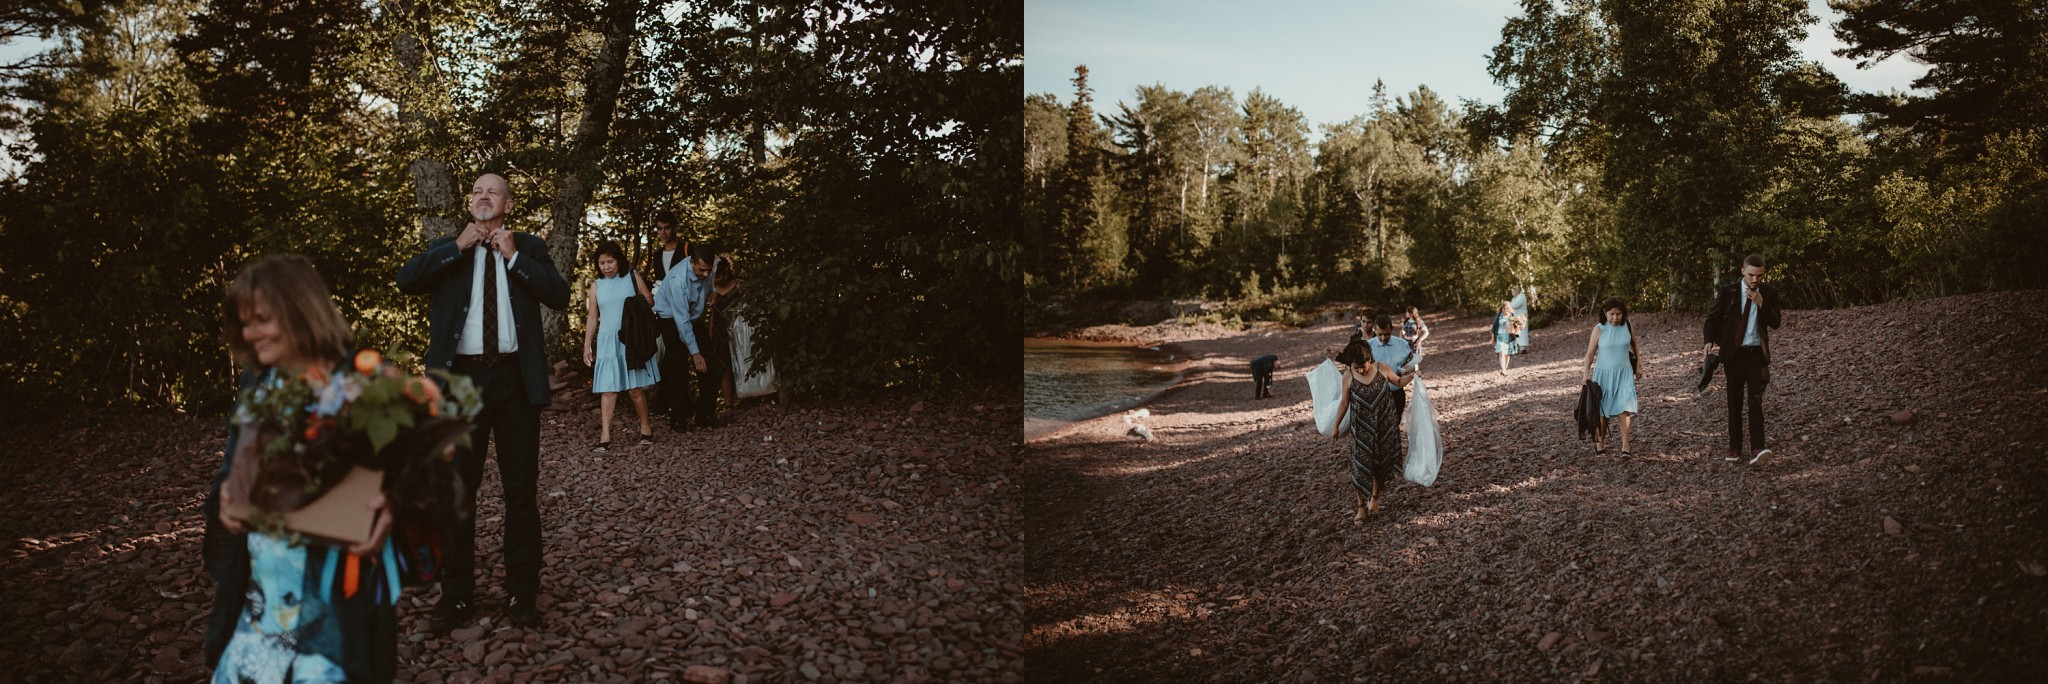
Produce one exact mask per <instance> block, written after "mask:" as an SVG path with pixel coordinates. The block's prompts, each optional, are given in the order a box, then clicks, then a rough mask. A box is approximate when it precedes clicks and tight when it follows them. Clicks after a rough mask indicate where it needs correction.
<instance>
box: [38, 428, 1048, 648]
mask: <svg viewBox="0 0 2048 684" xmlns="http://www.w3.org/2000/svg"><path fill="white" fill-rule="evenodd" d="M1015 392H1016V390H1015V389H1011V390H1009V391H1008V392H1007V393H1004V394H997V395H989V396H957V397H951V398H949V399H948V400H946V401H943V402H941V401H935V402H932V404H930V405H929V406H928V405H926V404H924V403H920V402H915V401H913V400H911V399H898V398H887V397H883V398H872V399H870V400H868V401H865V402H862V403H861V404H860V405H858V406H854V405H845V406H838V407H818V406H806V407H787V408H785V407H777V406H773V405H767V406H756V407H749V408H746V409H743V410H741V411H739V412H736V413H733V414H729V419H730V423H729V424H727V425H725V426H724V427H720V428H717V429H713V430H708V431H707V430H699V431H696V432H692V433H689V434H688V435H683V436H678V435H676V434H675V433H673V432H671V431H669V430H668V429H667V428H666V427H657V428H656V433H655V434H656V436H657V438H658V439H659V440H660V442H659V443H657V444H656V445H654V446H652V447H645V448H641V447H632V446H626V447H620V446H618V445H617V444H615V445H614V447H613V449H612V453H611V454H608V455H602V456H600V455H596V454H592V453H590V447H591V445H592V443H594V442H595V441H596V435H597V429H596V416H595V412H594V411H591V412H569V413H548V414H545V420H546V421H547V422H546V424H545V425H543V428H542V434H541V438H542V447H541V482H540V484H541V497H542V498H541V502H540V509H541V519H542V520H543V522H544V524H545V526H546V527H545V531H544V535H545V537H544V539H545V554H546V556H545V563H546V564H545V567H544V570H543V572H542V583H543V589H542V595H541V597H540V599H539V601H538V602H537V603H538V605H539V607H540V608H541V609H542V611H543V612H544V613H545V623H544V624H543V626H542V627H540V628H538V629H520V628H516V627H511V626H509V625H507V624H505V623H504V622H503V620H502V619H500V618H499V617H498V616H500V615H501V612H500V605H501V603H502V601H503V598H504V597H503V580H502V577H503V575H502V569H501V568H502V564H501V562H500V555H499V548H500V547H501V543H500V542H501V539H502V536H501V533H500V524H501V521H502V520H503V505H502V498H501V497H500V496H499V495H498V491H499V487H498V483H497V473H496V468H495V466H489V467H486V468H485V472H486V476H485V481H484V484H483V494H482V495H481V496H480V497H479V502H478V508H477V518H478V525H477V528H478V544H477V547H478V548H477V556H478V557H477V565H478V568H479V571H480V573H481V576H480V577H479V579H478V582H477V588H478V591H479V594H480V596H479V598H480V602H481V604H482V605H481V610H480V611H479V613H478V615H479V617H480V618H482V619H481V620H480V621H479V622H476V623H472V627H470V628H468V629H458V630H455V631H454V632H453V633H451V634H449V635H446V636H436V635H432V634H430V633H429V632H428V631H427V629H426V622H427V613H428V610H429V608H430V606H431V605H432V603H431V601H432V597H433V595H432V594H431V593H425V594H423V593H421V592H418V591H408V592H407V595H406V596H404V597H402V598H401V599H400V605H399V611H398V618H399V623H400V629H401V631H402V634H401V636H400V642H399V644H400V645H399V660H400V663H399V680H400V681H410V682H444V681H445V682H468V681H497V682H509V681H545V682H581V681H592V682H602V681H622V682H625V681H630V682H647V681H683V680H686V679H687V680H689V681H713V680H716V676H713V675H717V676H724V677H728V678H729V680H727V681H732V682H812V681H819V682H833V681H840V682H845V681H877V682H885V681H886V682H903V681H1017V680H1019V679H1020V678H1021V675H1022V672H1023V663H1022V660H1021V657H1020V654H1021V648H1022V643H1021V640H1022V635H1023V633H1024V625H1023V607H1022V605H1021V603H1020V602H1019V600H1018V597H1019V596H1020V595H1021V593H1022V589H1021V587H1020V586H1019V585H1018V584H1017V582H1018V578H1019V577H1020V575H1021V567H1022V563H1023V545H1022V540H1021V539H1019V538H1018V537H1017V531H1018V530H1019V529H1020V527H1021V522H1020V521H1019V519H1018V516H1019V501H1018V499H1017V497H1016V473H1017V471H1018V466H1017V457H1018V452H1017V449H1016V444H1017V439H1018V437H1017V435H1018V432H1017V426H1018V425H1019V424H1020V423H1021V422H1022V420H1023V419H1022V410H1021V407H1020V405H1019V403H1018V402H1017V400H1016V399H1015ZM624 403H625V402H621V404H624ZM224 424H225V423H224V419H222V418H197V417H190V416H172V415H100V416H90V417H87V418H85V419H82V420H79V421H74V422H73V423H72V424H70V425H58V426H42V429H37V430H20V431H11V432H12V434H8V435H7V439H6V440H5V443H4V444H0V492H4V493H5V500H6V502H7V504H8V506H7V513H6V515H5V517H4V518H0V542H4V543H5V544H6V552H5V555H0V596H4V597H5V600H4V601H0V620H4V624H5V627H4V628H0V681H23V682H71V681H80V682H85V681H90V682H112V681H134V682H145V681H146V682H167V681H168V682H186V681H200V680H202V679H204V678H205V677H206V676H208V675H209V674H210V673H209V672H208V671H207V670H206V669H205V668H204V667H203V666H202V665H201V664H200V662H199V661H200V653H199V650H200V648H199V647H200V640H201V638H202V636H203V633H204V631H205V625H204V619H205V616H206V610H207V606H208V604H209V602H210V601H211V597H212V591H213V587H212V583H211V581H210V579H209V578H208V577H207V575H206V573H205V571H204V570H203V569H202V567H201V562H200V544H199V543H200V537H201V533H202V526H201V524H200V519H199V516H200V513H199V508H200V503H201V494H200V493H201V491H202V490H203V489H204V486H205V483H207V482H208V481H210V480H211V479H212V476H213V472H214V469H215V468H217V467H218V466H219V464H220V459H221V456H220V450H221V446H222V445H221V443H222V441H223V438H224V436H225V432H226V431H225V429H224ZM626 425H627V427H619V426H618V425H616V424H615V426H614V429H615V430H618V431H619V432H618V433H616V434H627V435H630V434H632V432H631V431H633V430H635V429H636V428H634V427H631V426H630V425H631V423H626ZM494 573H495V576H493V574H494Z"/></svg>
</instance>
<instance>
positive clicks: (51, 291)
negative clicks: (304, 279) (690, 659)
mask: <svg viewBox="0 0 2048 684" xmlns="http://www.w3.org/2000/svg"><path fill="white" fill-rule="evenodd" d="M16 40H18V41H40V42H41V44H43V45H46V46H48V47H49V49H47V50H41V51H34V52H33V53H30V54H25V55H22V56H17V57H14V58H10V59H0V144H4V145H5V147H6V149H5V152H6V154H5V155H0V164H4V166H0V376H4V378H5V379H4V380H0V389H4V391H5V394H4V396H0V404H5V406H0V409H5V410H14V409H18V408H22V407H35V408H45V409H47V408H50V407H53V406H54V407H62V406H76V405H80V404H84V405H110V404H127V405H135V406H143V407H170V408H180V409H194V410H223V409H225V408H226V400H227V398H228V397H229V396H230V394H231V392H232V390H233V387H234V377H233V375H232V373H233V369H232V367H231V363H230V360H229V358H228V355H227V353H226V351H225V350H224V349H223V348H222V346H221V345H220V343H219V341H218V339H217V338H218V336H219V330H220V324H221V320H222V317H223V315H224V313H223V312H222V310H221V296H222V292H223V290H224V288H225V285H226V283H227V282H228V280H229V279H230V278H232V277H233V275H234V274H235V273H236V271H237V270H239V268H240V267H241V266H242V265H243V264H245V263H247V262H248V261H250V260H251V259H252V258H254V257H257V256H259V255H263V254H268V253H274V252H300V253H304V254H306V255H308V256H309V257H311V259H312V260H313V262H314V263H315V265H316V266H317V267H318V268H319V270H320V272H321V273H322V275H323V276H324V277H325V279H326V281H327V283H328V285H329V286H330V288H331V289H332V290H333V291H334V293H335V295H336V298H337V299H338V301H339V302H340V304H341V306H342V308H343V312H344V314H345V315H346V316H347V317H348V318H349V320H351V321H352V322H353V323H354V324H355V327H356V330H357V332H358V335H359V336H360V338H361V340H360V342H361V343H363V344H367V345H374V346H379V347H383V348H386V349H387V350H409V351H411V352H414V353H422V352H423V351H424V341H425V335H426V329H427V326H426V314H425V308H426V307H425V301H424V299H423V298H419V297H408V296H403V295H400V294H399V293H398V292H397V291H396V289H395V287H394V285H393V278H394V274H395V273H396V271H397V269H398V267H399V265H400V264H402V263H403V262H404V260H405V259H407V258H408V257H410V256H411V255H414V254H417V253H418V252H419V250H421V249H422V248H423V246H424V245H425V243H426V241H427V240H429V239H431V238H432V237H435V236H440V235H451V234H453V232H454V231H455V230H457V229H459V228H460V227H461V226H462V225H463V223H464V221H465V220H466V219H465V218H464V217H465V211H464V207H465V206H466V201H465V200H464V195H466V193H467V191H468V188H469V187H470V183H471V182H472V180H473V179H475V178H476V177H477V176H478V175H479V174H480V173H483V172H487V171H491V172H498V173H501V174H503V175H505V176H507V177H508V178H509V179H510V181H511V185H512V188H513V191H514V194H515V196H516V198H517V200H518V205H517V206H516V207H515V209H514V212H515V213H514V215H513V216H512V220H511V225H512V227H513V228H514V229H516V230H524V231H529V232H534V233H537V234H540V235H543V236H545V237H546V238H547V240H548V243H549V248H550V252H551V254H552V256H553V258H554V261H555V263H556V266H557V267H558V268H559V269H560V270H561V271H562V272H563V274H564V276H565V277H566V278H568V280H569V281H570V284H571V286H572V287H573V288H574V289H575V291H576V292H577V293H578V295H577V296H578V299H577V300H576V301H574V302H572V303H571V305H570V306H569V307H568V308H567V309H566V310H565V312H566V314H567V315H550V316H548V319H547V321H546V326H547V330H548V332H549V334H550V335H551V336H552V337H551V339H553V340H554V341H555V347H556V349H554V350H552V351H553V356H552V358H554V359H571V358H573V357H574V356H575V355H574V354H570V353H566V352H567V350H569V349H573V347H574V345H575V344H576V343H577V341H579V340H580V338H581V332H580V328H581V326H582V325H583V315H582V312H583V305H582V302H581V299H580V297H581V296H582V292H583V291H584V288H585V285H586V284H587V283H588V282H589V279H590V278H591V277H592V273H593V272H594V270H595V269H594V267H593V266H592V265H591V264H590V263H589V262H590V259H589V254H590V253H591V250H592V248H593V247H594V245H595V244H596V242H597V241H599V240H605V239H616V240H620V241H621V242H623V243H624V244H625V245H626V249H627V250H628V252H629V253H630V254H631V256H633V257H634V258H633V262H634V263H635V264H644V263H646V262H645V261H643V260H642V259H641V258H640V257H642V256H643V255H645V254H646V253H647V251H648V250H650V249H655V250H658V249H659V247H658V246H652V245H650V243H649V239H650V237H651V233H652V231H651V229H650V228H649V224H650V222H651V220H652V218H653V217H654V216H655V215H656V214H657V213H659V212H662V211H673V212H675V213H676V214H678V215H680V217H681V224H682V225H681V230H680V232H681V234H682V235H683V236H684V237H685V238H686V239H688V240H689V241H690V242H692V243H697V242H700V241H714V242H716V243H718V244H720V245H722V246H723V247H724V248H725V250H726V251H727V253H730V254H734V255H737V257H738V262H739V265H740V272H741V275H742V276H743V277H744V282H745V285H744V287H745V288H746V289H747V291H748V293H749V294H748V295H747V299H748V300H749V303H750V310H749V313H748V315H749V317H750V319H751V320H752V321H753V322H754V323H755V324H756V325H757V329H758V334H757V338H756V340H757V344H760V345H761V346H762V347H764V348H765V350H766V352H767V353H768V354H769V355H770V356H771V357H772V358H773V359H774V361H775V362H776V364H777V366H778V370H779V375H780V378H779V384H780V386H781V387H782V389H783V390H784V391H789V392H793V393H795V394H798V395H800V396H826V397H829V396H839V395H845V394H848V393H855V392H864V391H872V390H875V389H879V388H887V387H915V388H930V387H933V386H936V385H943V384H961V383H968V384H975V385H980V384H987V383H1003V382H1014V378H1015V377H1016V376H1017V374H1018V373H1019V372H1020V367H1021V366H1020V364H1021V360H1020V359H1019V356H1018V353H1017V351H1016V350H1017V342H1016V340H1017V339H1018V338H1019V337H1020V329H1019V324H1018V323H1017V322H1016V321H1017V320H1018V319H1019V315H1018V312H1019V309H1018V306H1019V303H1018V301H1017V299H1016V297H1014V296H1013V294H1012V293H1013V292H1014V291H1015V289H1016V287H1017V283H1018V282H1019V280H1020V278H1021V267H1020V266H1019V262H1018V259H1019V253H1020V250H1019V247H1018V244H1017V242H1016V236H1017V234H1018V232H1019V231H1018V228H1017V220H1018V216H1019V211H1018V205H1017V201H1018V197H1017V193H1016V190H1015V189H1016V188H1017V187H1018V186H1020V185H1021V184H1022V182H1023V180H1022V175H1021V161H1020V160H1021V158H1022V146H1021V140H1020V139H1019V136H1018V135H1017V131H1018V130H1020V129H1021V128H1022V124H1021V121H1020V116H1021V111H1022V97H1023V92H1022V90H1023V88H1022V61H1021V60H1022V53H1023V16H1022V9H1021V7H1020V6H1019V5H1017V4H1015V3H981V2H971V1H964V0H957V1H948V0H935V1H915V2H892V1H888V0H840V1H835V2H830V3H819V2H804V1H799V0H690V1H688V2H657V1H653V0H538V1H525V2H498V1H485V0H453V1H450V2H421V1H419V0H391V1H388V2H350V1H341V2H334V1H324V0H285V1H283V2H274V1H262V2H259V1H256V0H87V1H84V2H78V1H74V0H24V1H23V2H16V3H9V4H8V8H7V9H0V42H7V41H16Z"/></svg>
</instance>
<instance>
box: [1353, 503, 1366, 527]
mask: <svg viewBox="0 0 2048 684" xmlns="http://www.w3.org/2000/svg"><path fill="white" fill-rule="evenodd" d="M1351 524H1353V525H1363V524H1365V507H1364V506H1359V507H1358V508H1356V509H1353V510H1352V511H1351Z"/></svg>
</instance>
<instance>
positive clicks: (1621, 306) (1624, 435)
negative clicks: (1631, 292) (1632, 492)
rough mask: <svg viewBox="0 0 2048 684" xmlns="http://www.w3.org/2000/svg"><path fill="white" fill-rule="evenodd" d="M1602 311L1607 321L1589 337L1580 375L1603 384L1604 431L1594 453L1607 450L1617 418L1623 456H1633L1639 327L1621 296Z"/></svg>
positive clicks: (1604, 304) (1603, 304) (1611, 299)
mask: <svg viewBox="0 0 2048 684" xmlns="http://www.w3.org/2000/svg"><path fill="white" fill-rule="evenodd" d="M1600 311H1601V316H1602V318H1604V319H1606V320H1605V322H1603V323H1599V324H1597V325H1594V326H1593V334H1592V336H1591V337H1589V338H1588V339H1587V340H1586V367H1585V371H1584V373H1582V377H1580V378H1579V383H1580V384H1582V385H1583V384H1585V381H1586V380H1587V379H1588V378H1590V379H1591V380H1592V381H1593V382H1594V384H1597V385H1599V386H1600V431H1599V432H1597V433H1595V435H1594V441H1593V445H1594V447H1593V448H1594V451H1593V453H1596V454H1602V453H1607V442H1606V438H1607V425H1608V420H1609V419H1616V420H1618V422H1619V423H1620V424H1621V455H1622V456H1631V455H1633V454H1632V453H1631V452H1630V451H1629V450H1628V427H1629V418H1630V417H1631V416H1634V415H1635V412H1636V369H1635V362H1634V360H1633V358H1634V357H1635V356H1637V355H1638V354H1637V349H1638V347H1637V346H1636V337H1635V329H1634V328H1633V327H1632V326H1630V325H1629V323H1628V302H1624V301H1622V300H1621V298H1620V297H1609V298H1608V299H1607V301H1604V302H1601V303H1600Z"/></svg>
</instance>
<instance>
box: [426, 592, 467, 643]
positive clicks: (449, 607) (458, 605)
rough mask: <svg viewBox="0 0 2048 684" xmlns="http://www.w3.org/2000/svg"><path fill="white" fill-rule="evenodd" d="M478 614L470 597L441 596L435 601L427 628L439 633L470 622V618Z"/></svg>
mask: <svg viewBox="0 0 2048 684" xmlns="http://www.w3.org/2000/svg"><path fill="white" fill-rule="evenodd" d="M475 614H476V606H472V605H470V603H469V600H468V599H450V598H448V597H445V596H444V597H441V600H440V601H437V602H435V603H434V613H433V614H432V615H430V616H428V618H427V628H428V629H431V630H433V631H434V632H435V633H437V634H441V633H446V632H447V631H448V630H451V629H455V628H457V627H461V626H463V625H466V624H469V618H470V617H471V616H474V615H475Z"/></svg>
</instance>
